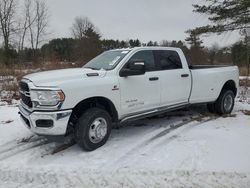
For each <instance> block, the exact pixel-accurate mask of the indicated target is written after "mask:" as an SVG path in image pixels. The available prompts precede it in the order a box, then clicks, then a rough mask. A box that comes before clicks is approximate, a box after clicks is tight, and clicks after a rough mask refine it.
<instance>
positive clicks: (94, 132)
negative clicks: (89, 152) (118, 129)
mask: <svg viewBox="0 0 250 188" xmlns="http://www.w3.org/2000/svg"><path fill="white" fill-rule="evenodd" d="M106 134H107V122H106V120H105V119H104V118H96V119H95V120H94V121H93V122H92V124H91V126H90V129H89V139H90V141H91V142H92V143H99V142H101V141H102V140H103V138H104V137H105V136H106Z"/></svg>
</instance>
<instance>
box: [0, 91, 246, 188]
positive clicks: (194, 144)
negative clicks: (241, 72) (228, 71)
mask: <svg viewBox="0 0 250 188" xmlns="http://www.w3.org/2000/svg"><path fill="white" fill-rule="evenodd" d="M248 92H249V91H248ZM248 96H249V95H248ZM237 101H238V102H237V103H236V106H235V109H234V112H233V113H232V115H230V116H225V117H217V116H214V115H212V114H209V113H207V112H206V109H205V108H204V107H203V106H195V107H192V108H191V109H189V110H182V111H176V112H171V113H168V114H166V115H165V116H161V117H158V118H151V119H144V120H140V121H137V122H135V123H133V124H128V125H126V126H124V127H122V128H120V129H114V130H112V134H111V138H110V139H109V141H108V142H107V144H106V145H104V146H103V147H101V148H99V149H97V150H96V151H93V152H84V151H82V150H81V149H80V148H79V147H78V146H77V145H72V146H71V145H68V144H64V143H63V141H61V140H48V139H46V138H44V137H41V136H35V135H33V134H32V133H30V132H29V130H27V129H26V128H25V127H24V126H23V125H22V123H21V121H20V120H19V116H18V113H17V112H18V109H17V107H16V105H15V104H14V105H12V106H8V105H6V104H5V103H0V187H4V188H5V187H88V188H89V187H150V188H151V187H246V188H249V187H250V116H249V115H245V114H247V112H249V111H250V101H249V98H242V97H240V98H238V99H237ZM244 113H245V114H244Z"/></svg>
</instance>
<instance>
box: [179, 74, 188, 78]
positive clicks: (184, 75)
mask: <svg viewBox="0 0 250 188" xmlns="http://www.w3.org/2000/svg"><path fill="white" fill-rule="evenodd" d="M181 77H182V78H186V77H189V74H182V75H181Z"/></svg>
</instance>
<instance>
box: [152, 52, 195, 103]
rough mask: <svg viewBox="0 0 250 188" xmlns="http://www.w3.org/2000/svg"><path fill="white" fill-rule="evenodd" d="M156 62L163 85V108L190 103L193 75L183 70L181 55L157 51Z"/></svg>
mask: <svg viewBox="0 0 250 188" xmlns="http://www.w3.org/2000/svg"><path fill="white" fill-rule="evenodd" d="M154 55H155V60H156V63H157V66H158V69H159V71H158V74H159V78H160V85H161V97H160V98H161V106H162V107H165V106H171V105H174V106H175V105H182V104H185V103H188V99H189V95H190V90H191V73H190V71H189V69H188V68H183V66H182V62H181V59H180V56H179V54H178V53H177V52H176V51H174V50H155V51H154Z"/></svg>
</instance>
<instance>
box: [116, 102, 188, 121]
mask: <svg viewBox="0 0 250 188" xmlns="http://www.w3.org/2000/svg"><path fill="white" fill-rule="evenodd" d="M187 106H190V104H189V103H182V104H181V105H177V106H176V105H175V106H168V107H162V108H158V109H155V110H151V111H146V112H142V113H138V114H133V115H130V116H127V117H124V118H123V119H121V120H120V123H125V122H129V121H135V120H139V119H143V118H146V117H151V116H154V115H159V114H163V113H166V112H169V111H174V110H178V109H181V108H184V107H187Z"/></svg>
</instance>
